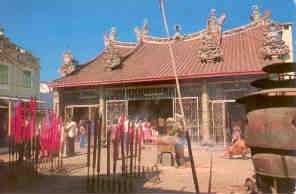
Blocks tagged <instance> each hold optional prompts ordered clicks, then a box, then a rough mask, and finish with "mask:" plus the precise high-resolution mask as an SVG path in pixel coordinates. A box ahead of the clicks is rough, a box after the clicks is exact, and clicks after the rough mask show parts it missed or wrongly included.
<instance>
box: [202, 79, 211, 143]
mask: <svg viewBox="0 0 296 194" xmlns="http://www.w3.org/2000/svg"><path fill="white" fill-rule="evenodd" d="M201 109H202V116H201V117H202V123H201V127H202V128H201V131H202V144H207V143H209V141H210V128H209V95H208V91H207V81H206V80H204V81H203V82H202V93H201Z"/></svg>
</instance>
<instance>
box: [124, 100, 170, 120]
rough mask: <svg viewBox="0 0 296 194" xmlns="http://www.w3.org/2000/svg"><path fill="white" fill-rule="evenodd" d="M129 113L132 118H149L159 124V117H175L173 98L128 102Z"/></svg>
mask: <svg viewBox="0 0 296 194" xmlns="http://www.w3.org/2000/svg"><path fill="white" fill-rule="evenodd" d="M128 115H129V118H130V119H131V120H136V119H138V120H145V119H147V120H149V121H150V122H151V123H152V125H157V120H158V118H160V117H162V118H164V119H167V118H169V117H173V101H172V100H171V99H153V100H133V101H129V102H128Z"/></svg>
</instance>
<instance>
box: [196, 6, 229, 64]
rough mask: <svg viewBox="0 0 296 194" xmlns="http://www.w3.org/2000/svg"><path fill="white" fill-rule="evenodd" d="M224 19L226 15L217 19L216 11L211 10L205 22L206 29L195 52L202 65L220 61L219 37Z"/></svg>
mask: <svg viewBox="0 0 296 194" xmlns="http://www.w3.org/2000/svg"><path fill="white" fill-rule="evenodd" d="M225 18H226V15H225V14H222V15H221V16H220V17H219V18H218V19H217V17H216V10H215V9H212V10H211V12H210V17H209V18H208V21H207V28H206V30H205V31H204V32H203V34H202V38H201V46H200V48H199V49H198V52H197V54H198V56H199V57H200V60H201V62H202V63H208V62H219V61H221V60H222V55H223V52H222V48H221V40H222V38H221V37H222V25H223V22H224V20H225Z"/></svg>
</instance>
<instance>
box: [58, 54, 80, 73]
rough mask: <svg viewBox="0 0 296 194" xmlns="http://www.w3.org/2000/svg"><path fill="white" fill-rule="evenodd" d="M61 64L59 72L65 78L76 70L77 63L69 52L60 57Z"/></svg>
mask: <svg viewBox="0 0 296 194" xmlns="http://www.w3.org/2000/svg"><path fill="white" fill-rule="evenodd" d="M62 59H63V64H62V66H61V68H60V69H59V72H60V74H61V75H62V76H66V75H68V74H70V73H72V72H74V71H75V70H76V67H77V65H78V61H76V60H75V59H74V57H73V55H72V53H71V51H70V50H66V51H65V52H64V53H63V56H62Z"/></svg>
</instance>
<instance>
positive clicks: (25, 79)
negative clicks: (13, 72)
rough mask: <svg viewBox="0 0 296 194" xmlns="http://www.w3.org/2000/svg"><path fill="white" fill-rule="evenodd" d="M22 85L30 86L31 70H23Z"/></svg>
mask: <svg viewBox="0 0 296 194" xmlns="http://www.w3.org/2000/svg"><path fill="white" fill-rule="evenodd" d="M23 87H24V88H32V73H31V71H23Z"/></svg>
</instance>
